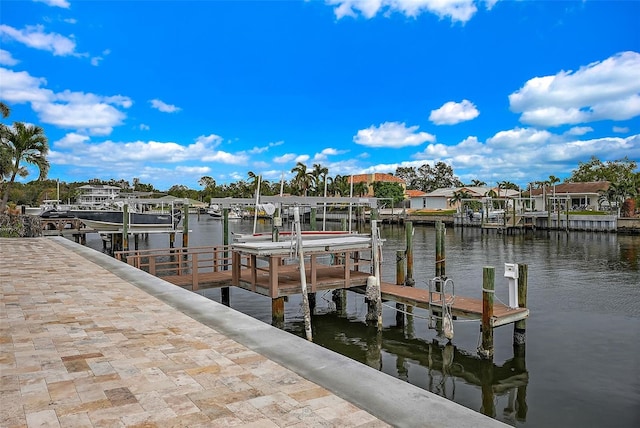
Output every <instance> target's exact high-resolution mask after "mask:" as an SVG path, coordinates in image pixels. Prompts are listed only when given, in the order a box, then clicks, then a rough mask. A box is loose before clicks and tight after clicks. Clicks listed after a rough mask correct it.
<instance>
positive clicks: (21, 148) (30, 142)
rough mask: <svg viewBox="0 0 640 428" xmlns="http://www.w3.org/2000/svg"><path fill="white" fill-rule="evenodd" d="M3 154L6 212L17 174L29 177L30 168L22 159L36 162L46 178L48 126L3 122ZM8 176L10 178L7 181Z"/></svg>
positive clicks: (0, 204)
mask: <svg viewBox="0 0 640 428" xmlns="http://www.w3.org/2000/svg"><path fill="white" fill-rule="evenodd" d="M0 137H1V138H0V141H1V144H0V148H1V149H0V155H1V156H2V162H0V167H1V169H2V171H0V172H1V173H2V202H0V212H4V210H5V208H6V206H7V202H8V201H9V192H10V190H11V187H12V186H13V183H14V181H15V179H16V177H17V176H18V175H19V176H20V177H26V176H27V175H29V170H28V169H27V168H26V167H25V166H21V165H20V164H21V163H22V162H26V163H27V164H30V165H34V166H36V167H37V168H38V170H39V171H40V175H39V177H38V180H43V179H45V178H46V177H47V173H48V172H49V161H48V160H47V157H46V156H47V154H48V153H49V144H48V140H47V137H46V136H45V135H44V130H43V129H42V128H41V127H39V126H36V125H25V124H24V123H22V122H14V123H13V127H8V126H6V125H1V127H0ZM5 178H8V179H9V180H8V181H7V182H6V183H5V182H4V180H5Z"/></svg>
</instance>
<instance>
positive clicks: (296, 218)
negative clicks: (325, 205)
mask: <svg viewBox="0 0 640 428" xmlns="http://www.w3.org/2000/svg"><path fill="white" fill-rule="evenodd" d="M293 222H294V225H293V227H294V231H295V234H296V246H297V247H298V248H297V250H298V259H299V260H298V263H299V266H300V285H301V288H302V309H303V311H304V332H305V334H306V336H307V340H308V341H310V342H311V341H313V337H312V334H311V310H310V309H309V295H308V294H307V274H306V272H305V267H304V250H303V248H302V232H301V230H302V229H300V207H298V206H295V207H293Z"/></svg>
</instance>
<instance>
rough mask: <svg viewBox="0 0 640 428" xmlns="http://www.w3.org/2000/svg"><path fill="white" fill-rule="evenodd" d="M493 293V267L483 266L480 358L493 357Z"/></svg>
mask: <svg viewBox="0 0 640 428" xmlns="http://www.w3.org/2000/svg"><path fill="white" fill-rule="evenodd" d="M494 293H495V269H494V267H493V266H485V267H484V268H483V269H482V344H481V346H480V349H478V353H479V354H480V356H481V357H482V358H486V359H493V327H492V326H491V318H493V297H494Z"/></svg>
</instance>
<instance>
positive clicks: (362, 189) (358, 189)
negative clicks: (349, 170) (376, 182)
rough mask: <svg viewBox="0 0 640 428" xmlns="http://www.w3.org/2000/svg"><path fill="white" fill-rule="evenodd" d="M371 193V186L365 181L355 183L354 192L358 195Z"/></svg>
mask: <svg viewBox="0 0 640 428" xmlns="http://www.w3.org/2000/svg"><path fill="white" fill-rule="evenodd" d="M367 193H369V186H368V185H367V183H365V182H364V181H360V182H358V183H355V184H354V185H353V194H354V195H357V196H360V197H362V196H365V195H366V194H367Z"/></svg>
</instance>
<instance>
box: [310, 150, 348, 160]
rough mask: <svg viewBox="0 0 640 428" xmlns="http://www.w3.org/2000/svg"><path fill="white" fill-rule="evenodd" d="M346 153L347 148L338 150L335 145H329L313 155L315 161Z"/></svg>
mask: <svg viewBox="0 0 640 428" xmlns="http://www.w3.org/2000/svg"><path fill="white" fill-rule="evenodd" d="M344 153H347V150H338V149H334V148H333V147H327V148H326V149H323V150H322V151H321V152H319V153H316V154H315V155H313V160H314V162H321V161H326V160H327V159H328V158H329V156H337V155H341V154H344Z"/></svg>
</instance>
